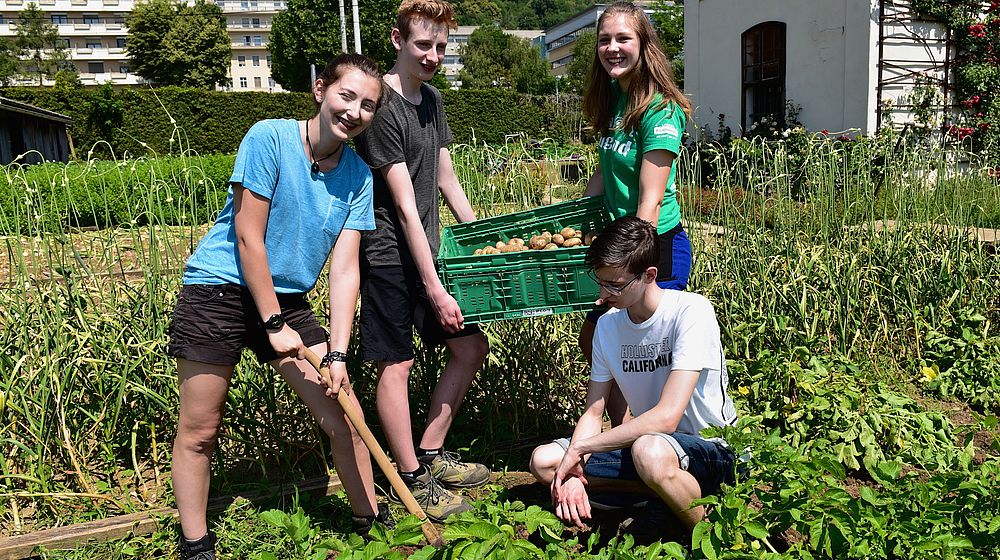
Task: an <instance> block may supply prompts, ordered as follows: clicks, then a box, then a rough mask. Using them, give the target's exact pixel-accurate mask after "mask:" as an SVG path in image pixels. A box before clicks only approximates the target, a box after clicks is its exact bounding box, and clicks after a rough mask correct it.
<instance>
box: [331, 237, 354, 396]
mask: <svg viewBox="0 0 1000 560" xmlns="http://www.w3.org/2000/svg"><path fill="white" fill-rule="evenodd" d="M360 248H361V232H359V231H357V230H353V229H345V230H343V231H341V232H340V235H339V236H338V237H337V243H336V244H335V245H334V246H333V256H332V257H331V258H330V350H335V351H337V352H344V353H345V354H346V353H347V345H348V343H349V342H350V340H351V329H352V328H353V327H354V311H355V310H356V308H357V304H358V290H359V288H360V285H361V280H360V277H361V271H360V268H359V265H358V253H359V251H360ZM330 377H331V386H330V387H329V390H328V391H327V395H329V396H334V397H335V396H336V395H337V392H339V391H340V388H341V386H344V387H347V390H348V391H349V390H350V380H349V379H348V377H347V364H345V363H344V362H332V363H331V364H330Z"/></svg>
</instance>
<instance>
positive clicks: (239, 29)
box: [0, 0, 285, 91]
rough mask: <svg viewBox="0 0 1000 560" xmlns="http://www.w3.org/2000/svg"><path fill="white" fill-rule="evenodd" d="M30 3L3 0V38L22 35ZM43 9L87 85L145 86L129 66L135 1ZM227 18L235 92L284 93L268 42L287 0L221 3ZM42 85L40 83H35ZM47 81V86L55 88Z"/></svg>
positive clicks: (84, 1) (46, 2)
mask: <svg viewBox="0 0 1000 560" xmlns="http://www.w3.org/2000/svg"><path fill="white" fill-rule="evenodd" d="M28 3H29V2H28V0H0V36H6V37H14V36H16V35H17V17H18V13H19V12H20V11H21V10H23V9H24V8H25V7H26V6H27V5H28ZM35 3H36V4H37V5H38V7H39V8H40V9H41V10H42V11H43V12H45V13H46V14H47V15H48V17H49V20H50V21H51V22H52V23H53V24H54V25H56V27H57V28H58V29H59V36H60V38H62V40H63V44H64V46H65V47H66V48H67V49H68V51H69V59H70V61H71V62H72V63H73V65H74V66H75V67H76V70H77V72H78V73H79V74H80V81H81V82H82V83H83V85H84V86H96V85H99V84H103V83H107V82H110V83H111V84H113V85H116V86H117V85H136V84H140V83H144V81H143V80H142V79H141V78H139V77H138V76H136V75H135V74H133V73H132V72H131V71H130V69H129V65H128V55H127V54H126V52H125V43H126V40H127V35H128V30H127V29H126V27H125V18H126V17H127V16H128V14H129V13H130V12H131V11H132V8H133V6H134V5H135V1H134V0H36V2H35ZM215 3H216V5H218V6H219V7H220V8H222V11H223V13H224V15H225V18H226V29H227V31H228V32H229V38H230V41H231V43H232V50H233V57H232V62H231V64H230V71H229V75H230V77H231V79H232V81H231V83H230V84H228V86H227V87H224V88H223V89H232V90H234V91H254V90H256V91H282V89H281V87H280V86H278V85H277V84H275V83H274V80H273V79H272V78H271V57H270V54H269V53H268V52H267V39H268V35H269V34H270V31H271V20H272V19H273V17H274V15H275V14H277V13H278V12H279V11H281V10H283V9H285V0H216V2H215ZM34 83H37V82H34ZM52 83H53V82H52V80H45V82H44V84H45V85H52Z"/></svg>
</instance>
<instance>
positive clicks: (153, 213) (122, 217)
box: [0, 155, 236, 234]
mask: <svg viewBox="0 0 1000 560" xmlns="http://www.w3.org/2000/svg"><path fill="white" fill-rule="evenodd" d="M235 159H236V157H235V156H233V155H213V156H201V157H172V156H167V157H162V158H157V159H155V160H148V159H135V160H122V161H90V162H86V163H69V164H65V165H64V164H61V163H46V164H41V165H32V166H9V167H0V234H33V233H36V232H44V231H56V232H57V231H66V230H68V229H71V228H88V227H110V226H118V225H129V224H134V225H145V224H148V223H157V224H188V225H191V224H203V223H206V222H209V221H211V220H212V219H214V218H215V215H216V213H218V211H219V210H220V209H221V208H222V205H223V203H224V202H225V199H226V194H227V192H228V187H227V186H226V183H227V181H228V180H229V177H230V175H231V174H232V171H233V163H234V162H235Z"/></svg>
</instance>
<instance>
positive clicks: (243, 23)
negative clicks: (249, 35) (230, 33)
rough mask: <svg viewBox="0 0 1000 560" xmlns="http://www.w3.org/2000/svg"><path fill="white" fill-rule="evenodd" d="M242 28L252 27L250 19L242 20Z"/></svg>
mask: <svg viewBox="0 0 1000 560" xmlns="http://www.w3.org/2000/svg"><path fill="white" fill-rule="evenodd" d="M240 27H250V18H248V17H245V18H243V19H241V20H240Z"/></svg>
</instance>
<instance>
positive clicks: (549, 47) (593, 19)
mask: <svg viewBox="0 0 1000 560" xmlns="http://www.w3.org/2000/svg"><path fill="white" fill-rule="evenodd" d="M668 3H670V2H668ZM635 4H636V5H637V6H642V8H643V11H645V12H646V15H650V14H652V13H653V12H654V11H655V10H654V9H653V7H652V4H653V2H652V1H651V0H639V1H636V2H635ZM607 7H608V4H607V3H604V4H594V5H593V6H591V7H589V8H587V9H586V10H584V11H582V12H580V13H578V14H576V15H574V16H572V17H570V18H568V19H567V20H566V21H563V22H561V23H558V24H556V25H554V26H552V27H550V28H548V29H546V30H545V35H544V36H545V51H544V52H545V58H546V60H548V61H549V64H550V70H549V71H550V72H551V73H552V75H553V76H556V77H562V76H565V75H566V72H567V71H568V70H569V63H570V62H572V60H573V47H575V46H576V40H577V39H579V38H580V36H581V35H583V34H584V33H586V32H587V31H596V30H597V19H598V18H599V17H601V14H603V13H604V10H606V9H607Z"/></svg>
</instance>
